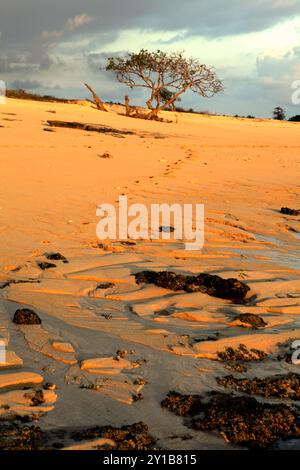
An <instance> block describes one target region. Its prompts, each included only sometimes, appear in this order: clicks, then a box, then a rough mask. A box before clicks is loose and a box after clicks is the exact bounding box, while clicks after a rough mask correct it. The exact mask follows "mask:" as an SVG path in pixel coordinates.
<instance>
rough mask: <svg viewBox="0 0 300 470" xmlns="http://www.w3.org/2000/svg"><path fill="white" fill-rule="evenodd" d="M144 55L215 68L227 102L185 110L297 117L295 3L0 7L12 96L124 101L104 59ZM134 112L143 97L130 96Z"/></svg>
mask: <svg viewBox="0 0 300 470" xmlns="http://www.w3.org/2000/svg"><path fill="white" fill-rule="evenodd" d="M141 48H147V49H150V50H156V49H158V48H159V49H162V50H166V51H177V50H184V51H185V53H186V54H187V55H188V56H193V57H196V58H199V59H200V60H201V62H204V63H206V64H208V65H214V66H215V67H216V70H217V73H218V75H219V77H220V78H221V79H222V80H223V81H224V85H225V92H224V93H223V94H222V95H218V96H216V97H214V98H212V99H203V98H201V97H199V96H197V95H193V94H187V95H186V96H185V98H184V99H183V102H182V105H183V106H186V107H193V108H194V109H196V110H209V111H211V112H218V113H224V114H242V115H247V114H253V115H256V116H265V117H268V116H270V115H271V113H272V110H273V108H274V107H275V106H277V105H280V106H283V107H284V108H285V109H286V110H287V114H288V115H293V114H300V109H299V106H296V105H293V104H292V102H291V94H292V91H291V85H292V82H293V81H294V80H300V0H184V1H182V0H165V1H163V0H151V2H149V1H148V0H147V1H146V0H85V1H84V2H83V1H82V0H1V1H0V80H4V81H5V82H6V83H7V86H9V87H11V88H24V89H27V90H28V91H34V92H36V93H41V94H44V93H47V94H52V95H56V96H62V97H76V98H84V97H88V92H87V91H86V90H85V89H84V86H83V81H87V82H88V83H90V84H91V85H92V86H93V87H94V88H95V89H96V90H97V91H98V92H99V94H100V95H101V97H102V98H103V99H105V100H114V101H121V100H122V101H123V97H124V94H125V92H126V91H127V89H126V87H125V86H124V85H120V84H118V83H116V81H115V79H114V77H113V76H111V75H110V74H108V73H106V72H104V71H103V70H101V66H103V63H104V61H105V58H106V57H107V56H110V55H115V54H123V53H125V52H126V51H138V50H139V49H141ZM132 99H133V101H134V102H135V103H137V104H140V103H142V101H143V95H142V92H141V91H138V92H137V91H135V92H132Z"/></svg>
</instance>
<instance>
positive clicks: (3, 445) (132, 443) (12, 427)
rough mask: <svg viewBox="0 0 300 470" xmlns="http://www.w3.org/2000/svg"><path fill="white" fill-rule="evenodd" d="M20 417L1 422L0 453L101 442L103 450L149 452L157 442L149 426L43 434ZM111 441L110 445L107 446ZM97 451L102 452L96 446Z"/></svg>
mask: <svg viewBox="0 0 300 470" xmlns="http://www.w3.org/2000/svg"><path fill="white" fill-rule="evenodd" d="M23 421H24V420H23V419H22V418H21V417H19V416H17V417H16V419H15V420H14V421H2V422H1V429H0V450H51V449H62V448H64V447H67V446H70V442H71V441H73V442H77V443H78V442H82V441H91V443H92V444H93V443H94V442H95V440H96V439H99V440H100V439H103V441H106V442H105V449H114V450H150V449H157V447H155V443H156V440H155V439H154V438H153V437H152V436H151V435H150V434H149V430H148V426H147V425H146V424H145V423H143V422H139V423H135V424H132V425H130V426H123V427H121V428H115V427H112V426H101V427H100V426H95V427H93V428H85V429H79V430H74V429H73V430H72V429H69V428H68V429H63V428H59V429H51V430H50V431H43V430H42V429H41V428H40V427H37V426H28V425H26V424H24V423H23ZM110 442H111V445H110V444H109V443H110ZM96 449H97V450H101V449H103V445H102V446H99V445H98V446H97V447H96Z"/></svg>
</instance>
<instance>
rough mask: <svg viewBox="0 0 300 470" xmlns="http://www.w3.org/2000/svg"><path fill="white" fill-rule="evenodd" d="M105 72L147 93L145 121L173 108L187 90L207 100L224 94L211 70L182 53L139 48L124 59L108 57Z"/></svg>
mask: <svg viewBox="0 0 300 470" xmlns="http://www.w3.org/2000/svg"><path fill="white" fill-rule="evenodd" d="M106 70H108V71H111V72H114V73H115V74H116V77H117V80H118V81H119V82H120V83H124V84H125V85H127V86H129V87H130V88H135V87H141V88H146V89H148V90H150V97H149V99H148V100H147V103H146V104H147V107H148V109H150V110H151V111H150V113H148V114H147V118H148V119H156V118H157V115H158V113H159V111H162V110H163V109H166V108H168V107H172V106H173V104H174V103H175V101H176V100H178V98H179V97H180V96H181V95H182V94H183V93H185V92H186V91H188V90H191V91H192V92H194V93H197V94H198V95H200V96H203V97H206V98H208V97H211V96H213V95H215V94H216V93H219V92H221V91H223V85H222V82H221V80H219V78H218V77H217V75H216V73H215V71H214V68H212V67H208V66H207V65H205V64H201V62H199V61H198V60H197V59H194V58H189V59H187V58H185V57H184V55H183V53H182V52H174V53H170V54H168V53H167V52H163V51H160V50H158V51H156V52H150V51H148V50H147V49H142V50H141V51H140V52H138V53H129V54H127V56H124V57H110V58H108V60H107V65H106ZM165 90H167V93H168V97H167V99H164V98H163V97H164V96H165V98H166V91H165ZM162 94H163V96H162Z"/></svg>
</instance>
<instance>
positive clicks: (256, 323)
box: [235, 313, 267, 330]
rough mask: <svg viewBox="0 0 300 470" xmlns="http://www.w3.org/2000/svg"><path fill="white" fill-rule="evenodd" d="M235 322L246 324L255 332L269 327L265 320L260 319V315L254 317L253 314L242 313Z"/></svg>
mask: <svg viewBox="0 0 300 470" xmlns="http://www.w3.org/2000/svg"><path fill="white" fill-rule="evenodd" d="M235 321H240V322H241V323H243V324H245V326H250V327H252V328H253V329H254V330H258V329H259V328H264V327H265V326H267V323H266V322H265V321H264V319H263V318H261V317H259V316H258V315H254V314H253V313H241V314H240V315H238V316H237V317H236V318H235Z"/></svg>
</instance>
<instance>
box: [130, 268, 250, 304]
mask: <svg viewBox="0 0 300 470" xmlns="http://www.w3.org/2000/svg"><path fill="white" fill-rule="evenodd" d="M134 276H135V280H136V283H137V284H142V283H148V284H154V285H156V286H157V287H163V288H165V289H170V290H173V291H179V290H184V291H185V292H202V293H204V294H208V295H210V296H213V297H219V298H222V299H229V300H233V301H243V300H244V299H245V297H246V295H247V293H248V292H249V290H250V287H249V286H247V285H246V284H244V283H243V282H241V281H238V280H237V279H233V278H231V279H223V278H221V277H220V276H216V275H215V276H213V275H211V274H205V273H202V274H199V275H198V276H186V275H184V274H176V273H174V272H172V271H160V272H155V271H142V272H139V273H136V274H135V275H134Z"/></svg>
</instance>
